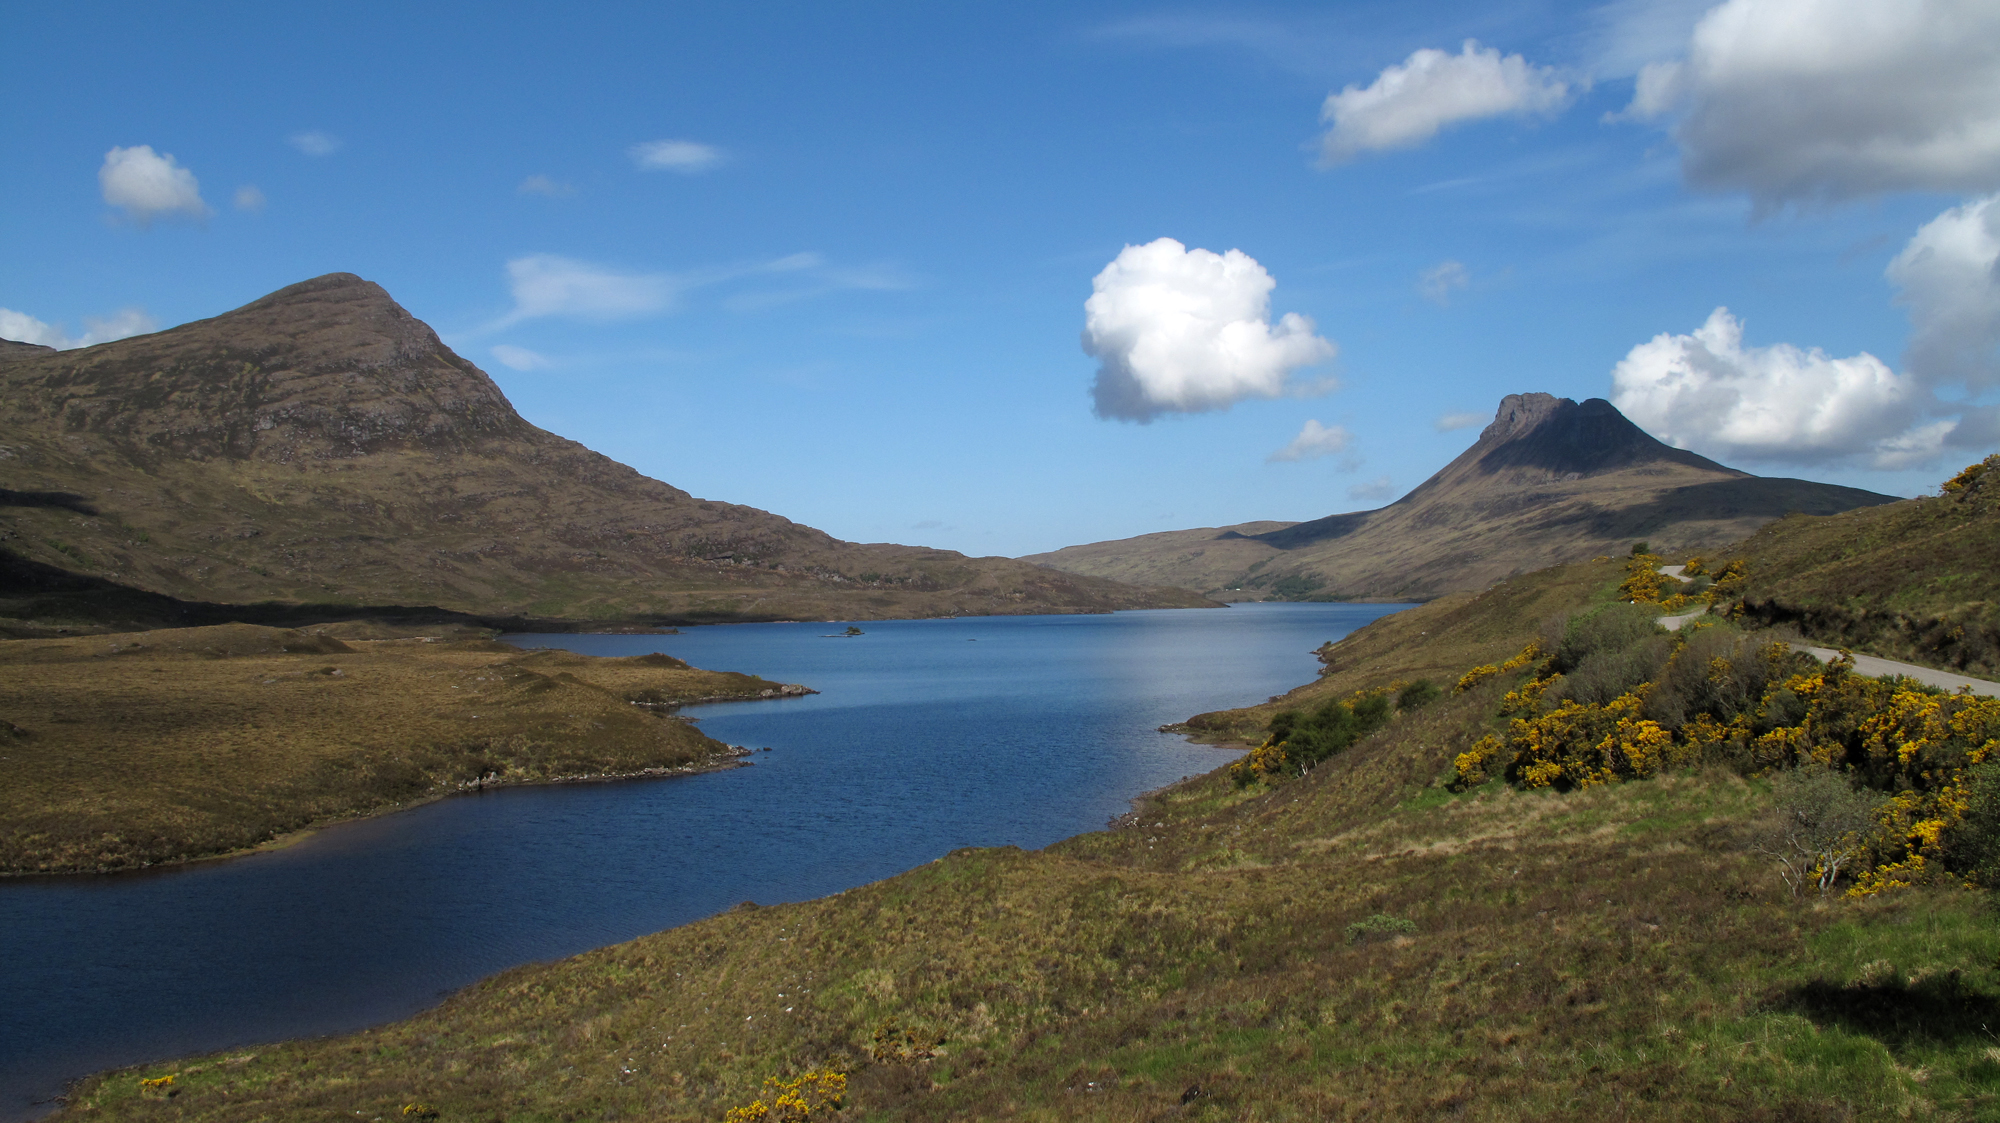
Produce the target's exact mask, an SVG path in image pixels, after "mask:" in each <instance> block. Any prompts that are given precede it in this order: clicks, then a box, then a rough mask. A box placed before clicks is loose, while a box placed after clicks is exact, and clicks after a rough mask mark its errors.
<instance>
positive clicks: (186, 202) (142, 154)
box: [97, 144, 209, 226]
mask: <svg viewBox="0 0 2000 1123" xmlns="http://www.w3.org/2000/svg"><path fill="white" fill-rule="evenodd" d="M97 185H98V187H99V189H100V190H102V191H103V192H104V201H105V202H107V203H109V204H111V205H112V206H114V207H117V208H118V209H119V210H122V211H124V212H125V215H126V217H128V218H130V219H131V220H132V221H133V222H136V223H138V224H139V225H140V226H149V225H151V224H152V222H153V220H154V219H156V218H172V217H176V216H178V217H181V218H194V219H201V218H207V217H208V214H209V210H208V204H207V203H204V202H202V201H201V184H199V183H197V182H196V181H195V178H194V173H193V172H191V171H189V170H187V169H186V168H183V167H181V166H180V164H178V163H176V162H175V160H174V158H173V155H172V154H171V153H166V152H155V151H153V146H152V145H150V144H135V145H133V146H132V147H130V148H113V149H112V150H111V151H109V152H106V153H105V154H104V164H103V166H101V167H99V168H98V169H97Z"/></svg>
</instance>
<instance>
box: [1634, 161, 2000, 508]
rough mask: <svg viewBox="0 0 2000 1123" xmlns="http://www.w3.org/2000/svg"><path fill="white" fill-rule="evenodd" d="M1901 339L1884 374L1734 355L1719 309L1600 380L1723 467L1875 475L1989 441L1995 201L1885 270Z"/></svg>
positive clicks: (1790, 354)
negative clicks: (1904, 321) (1849, 470)
mask: <svg viewBox="0 0 2000 1123" xmlns="http://www.w3.org/2000/svg"><path fill="white" fill-rule="evenodd" d="M1887 274H1888V278H1889V280H1890V281H1891V282H1892V283H1894V284H1895V286H1896V288H1897V290H1898V293H1897V302H1898V303H1900V304H1902V305H1904V307H1905V308H1907V309H1908V312H1909V317H1910V325H1911V333H1910V341H1909V345H1908V347H1907V349H1906V350H1905V352H1904V355H1903V371H1902V372H1901V373H1897V372H1895V371H1892V370H1891V369H1889V367H1888V365H1887V364H1885V363H1883V362H1882V360H1880V359H1878V358H1876V357H1875V356H1873V355H1870V354H1867V353H1865V352H1864V353H1862V354H1859V355H1855V356H1853V357H1851V358H1845V359H1836V358H1829V357H1828V356H1827V355H1826V354H1825V353H1824V352H1822V351H1820V350H1819V349H1817V348H1814V349H1811V350H1802V349H1800V348H1798V347H1794V346H1791V345H1790V344H1784V343H1780V344H1775V345H1773V346H1770V347H1746V346H1744V344H1743V330H1742V325H1741V324H1739V323H1738V322H1737V321H1736V319H1735V318H1734V317H1733V316H1731V315H1730V314H1729V312H1728V310H1727V309H1722V308H1718V309H1716V310H1715V313H1714V314H1713V315H1711V316H1710V317H1709V319H1708V323H1707V324H1705V325H1703V326H1702V327H1701V328H1699V329H1697V330H1696V331H1695V332H1694V333H1693V334H1692V335H1666V334H1662V335H1659V336H1655V337H1654V338H1653V340H1652V341H1651V342H1650V343H1643V344H1640V345H1639V346H1637V347H1634V348H1633V349H1632V351H1631V353H1630V354H1628V355H1627V356H1626V357H1625V359H1624V361H1622V362H1620V363H1619V364H1618V366H1617V368H1616V369H1615V370H1614V371H1613V372H1612V385H1613V393H1612V401H1613V402H1614V403H1615V404H1616V405H1617V406H1618V408H1619V409H1621V410H1623V411H1624V412H1625V414H1626V416H1628V417H1630V418H1631V419H1632V420H1633V421H1634V422H1636V423H1637V424H1639V425H1640V427H1642V428H1644V429H1646V430H1648V431H1649V432H1651V433H1653V434H1654V435H1655V436H1658V437H1660V438H1661V439H1662V440H1665V441H1668V442H1669V443H1671V444H1675V445H1678V446H1680V447H1682V448H1692V449H1696V450H1697V451H1701V452H1705V453H1709V454H1710V455H1714V456H1718V457H1721V458H1723V459H1729V458H1731V457H1739V458H1742V459H1746V460H1777V461H1787V462H1791V463H1798V464H1825V463H1831V462H1834V461H1840V460H1860V461H1863V462H1865V463H1867V464H1869V465H1870V466H1873V467H1878V468H1905V467H1915V466H1918V465H1923V464H1929V463H1931V462H1933V461H1935V460H1936V459H1937V456H1938V454H1939V453H1940V452H1941V451H1942V450H1944V449H1945V448H1953V447H1956V448H1986V447H1990V446H1991V445H1992V444H1993V443H1995V442H1996V441H2000V408H1996V407H1995V406H1994V405H1992V404H1990V403H1989V402H1987V401H1986V400H1985V399H1986V397H1987V395H1988V394H1989V392H1990V391H1993V390H1995V389H1996V388H2000V195H1991V196H1988V197H1986V198H1984V199H1978V200H1975V201H1973V202H1970V203H1967V204H1965V205H1963V206H1959V207H1953V208H1952V209H1950V210H1948V211H1945V212H1944V213H1943V214H1941V215H1939V216H1938V217H1937V218H1935V219H1932V220H1931V221H1930V222H1928V223H1925V224H1924V226H1923V227H1922V228H1921V229H1919V230H1918V231H1917V232H1916V234H1915V235H1914V236H1912V237H1911V238H1910V241H1909V243H1908V244H1907V245H1905V246H1904V247H1903V251H1902V252H1901V253H1899V254H1897V255H1896V258H1895V260H1893V261H1891V262H1890V263H1889V267H1888V270H1887Z"/></svg>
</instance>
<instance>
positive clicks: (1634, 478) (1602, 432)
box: [1022, 393, 1896, 600]
mask: <svg viewBox="0 0 2000 1123" xmlns="http://www.w3.org/2000/svg"><path fill="white" fill-rule="evenodd" d="M1895 499H1896V497H1895V496H1888V495H1879V494H1877V493H1875V492H1870V491H1864V490H1862V489H1859V488H1848V487H1840V486H1838V485H1834V484H1821V483H1814V482H1812V481H1808V480H1790V479H1773V478H1766V477H1761V476H1753V475H1751V474H1749V473H1747V472H1743V471H1739V470H1737V469H1735V468H1730V467H1728V466H1726V465H1723V464H1718V463H1716V462H1715V461H1713V460H1709V459H1708V458H1706V457H1703V456H1700V455H1698V454H1696V453H1693V452H1689V451H1687V450H1685V449H1677V448H1674V447H1672V446H1670V445H1667V444H1664V443H1662V442H1661V441H1659V440H1657V439H1655V438H1654V437H1652V436H1651V435H1650V434H1648V433H1646V432H1645V431H1644V430H1642V429H1640V428H1639V427H1638V426H1636V425H1634V424H1632V422H1631V421H1630V420H1628V419H1627V418H1626V417H1625V416H1624V415H1623V414H1621V413H1619V412H1618V409H1617V407H1615V406H1613V405H1612V404H1611V403H1610V402H1608V401H1605V400H1603V399H1602V398H1589V399H1586V400H1584V401H1583V402H1576V401H1573V400H1571V399H1569V398H1558V397H1556V396H1555V395H1552V394H1544V393H1529V394H1509V395H1507V396H1506V397H1504V398H1502V399H1501V401H1500V405H1499V408H1498V409H1497V410H1496V411H1495V413H1494V419H1493V421H1492V423H1490V424H1488V425H1487V426H1486V427H1485V428H1484V429H1483V430H1481V431H1480V434H1479V437H1478V439H1477V440H1476V441H1475V442H1474V443H1473V445H1472V446H1471V447H1470V448H1468V449H1466V450H1465V451H1464V452H1463V453H1461V454H1459V455H1458V456H1457V457H1456V458H1454V459H1453V460H1452V461H1451V462H1450V463H1449V464H1447V465H1445V466H1444V467H1443V468H1441V469H1439V470H1438V471H1437V472H1436V473H1435V474H1434V475H1432V476H1431V477H1430V478H1429V479H1427V480H1425V481H1424V482H1423V483H1421V484H1419V485H1417V486H1416V487H1415V488H1413V489H1411V490H1410V492H1409V493H1408V494H1406V495H1404V496H1403V497H1402V498H1400V499H1398V500H1396V501H1395V502H1393V503H1390V504H1388V505H1387V506H1384V507H1378V508H1375V509H1374V510H1368V511H1349V512H1344V513H1340V514H1334V515H1328V516H1326V517H1324V518H1319V519H1312V520H1308V521H1305V522H1298V523H1289V524H1279V525H1276V526H1275V527H1274V528H1273V529H1268V530H1261V531H1257V532H1254V533H1243V532H1242V531H1241V530H1239V529H1238V528H1237V527H1225V528H1213V529H1216V532H1215V533H1213V534H1203V533H1200V532H1197V531H1168V532H1161V533H1156V534H1152V535H1146V536H1142V537H1140V538H1131V539H1120V540H1115V541H1109V542H1096V543H1089V544H1085V545H1079V546H1069V547H1065V548H1063V549H1061V550H1055V551H1051V552H1049V553H1043V554H1033V555H1029V556H1028V557H1025V558H1023V559H1022V560H1023V561H1031V562H1034V563H1036V564H1038V565H1047V566H1050V567H1051V568H1056V569H1060V570H1063V571H1064V572H1069V573H1078V574H1089V575H1093V576H1103V577H1114V578H1117V579H1120V580H1133V579H1134V578H1135V577H1137V576H1139V575H1143V577H1144V578H1145V579H1146V580H1148V581H1151V582H1155V583H1162V584H1166V583H1171V584H1178V585H1181V586H1182V587H1183V588H1188V589H1195V590H1199V591H1201V592H1203V593H1204V594H1207V595H1211V596H1224V597H1228V598H1230V599H1264V598H1267V597H1271V596H1277V597H1279V598H1281V599H1296V598H1298V597H1314V598H1328V599H1354V600H1429V599H1432V598H1434V597H1437V596H1441V595H1444V594H1446V593H1452V592H1462V591H1467V590H1472V589H1479V588H1484V587H1486V586H1488V585H1490V584H1492V583H1493V582H1494V581H1497V580H1500V579H1502V578H1504V577H1507V576H1509V575H1511V574H1514V573H1521V572H1527V571H1530V570H1534V569H1539V568H1543V567H1545V566H1549V565H1556V564H1560V563H1563V562H1569V561H1578V560H1582V559H1585V558H1589V557H1591V556H1593V555H1597V554H1602V553H1610V552H1620V553H1622V552H1624V550H1625V549H1626V548H1628V547H1629V546H1630V545H1631V543H1632V542H1633V541H1634V540H1636V539H1648V540H1654V545H1655V546H1656V547H1659V548H1662V549H1668V550H1674V551H1681V552H1694V551H1699V550H1703V549H1715V548H1718V547H1721V546H1726V545H1728V544H1730V543H1733V542H1736V541H1739V540H1741V539H1743V538H1745V537H1748V536H1749V535H1750V534H1751V533H1753V532H1755V531H1756V530H1757V528H1758V527H1760V526H1762V525H1764V524H1765V523H1767V522H1769V521H1771V520H1772V519H1775V518H1778V517H1780V516H1783V515H1785V514H1788V513H1792V512H1803V513H1807V514H1832V513H1835V512H1838V511H1843V510H1849V509H1851V508H1854V507H1859V506H1868V505H1872V504H1877V503H1887V502H1893V501H1895ZM1238 525H1239V526H1248V525H1251V524H1238Z"/></svg>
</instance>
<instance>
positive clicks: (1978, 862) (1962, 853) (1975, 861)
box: [1949, 757, 2000, 889]
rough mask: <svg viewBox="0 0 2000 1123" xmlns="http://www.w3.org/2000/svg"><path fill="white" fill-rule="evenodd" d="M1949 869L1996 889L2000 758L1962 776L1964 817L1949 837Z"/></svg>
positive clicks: (1999, 855) (1999, 880)
mask: <svg viewBox="0 0 2000 1123" xmlns="http://www.w3.org/2000/svg"><path fill="white" fill-rule="evenodd" d="M1949 858H1950V864H1951V866H1952V867H1953V868H1954V869H1956V870H1958V871H1959V872H1961V873H1963V874H1965V875H1966V876H1967V877H1969V878H1970V879H1971V880H1972V881H1973V882H1974V883H1975V884H1978V885H1983V886H1985V887H1986V888H1988V889H2000V757H1992V758H1989V759H1987V760H1986V761H1984V762H1983V763H1981V764H1979V765H1977V766H1975V767H1974V768H1972V769H1971V770H1970V771H1968V772H1967V773H1966V792H1965V815H1964V818H1963V819H1961V820H1960V822H1959V828H1958V830H1957V831H1956V832H1955V834H1954V837H1953V838H1952V843H1951V849H1950V853H1949Z"/></svg>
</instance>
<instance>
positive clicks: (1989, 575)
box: [1731, 456, 2000, 678]
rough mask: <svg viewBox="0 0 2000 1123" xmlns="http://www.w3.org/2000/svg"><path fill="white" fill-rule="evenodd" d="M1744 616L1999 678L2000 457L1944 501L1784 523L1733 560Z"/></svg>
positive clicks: (1972, 470) (1955, 484)
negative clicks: (1740, 573) (1740, 570)
mask: <svg viewBox="0 0 2000 1123" xmlns="http://www.w3.org/2000/svg"><path fill="white" fill-rule="evenodd" d="M1731 554H1732V555H1741V556H1742V557H1743V558H1744V559H1745V561H1746V562H1747V572H1746V576H1745V578H1744V585H1743V593H1742V599H1741V609H1740V611H1742V612H1743V613H1745V614H1747V615H1748V616H1750V617H1751V618H1753V619H1757V620H1760V621H1762V622H1764V623H1767V624H1789V625H1791V626H1793V627H1796V628H1797V629H1798V630H1799V631H1800V632H1801V633H1803V634H1804V635H1806V636H1809V637H1811V638H1813V639H1817V640H1820V641H1822V642H1825V643H1830V644H1835V645H1845V646H1850V647H1854V648H1856V649H1858V650H1865V651H1868V652H1869V653H1871V654H1875V655H1881V656H1885V657H1888V658H1894V659H1904V660H1908V661H1910V662H1914V663H1923V664H1926V665H1929V666H1935V667H1942V668H1947V669H1950V670H1956V671H1963V672H1965V673H1967V674H1971V675H1974V676H1978V677H1983V678H1995V677H2000V561H1996V559H2000V456H1991V457H1988V458H1986V460H1985V461H1983V462H1982V463H1979V464H1974V465H1972V466H1971V467H1969V468H1967V469H1966V470H1965V471H1964V472H1961V473H1960V474H1959V475H1958V476H1957V477H1956V478H1955V479H1953V480H1951V481H1949V482H1947V483H1946V484H1945V485H1944V488H1943V494H1941V495H1938V496H1936V497H1932V498H1921V499H1911V500H1906V501H1904V502H1901V503H1894V504H1889V505H1886V506H1880V507H1867V508H1862V509H1859V510H1854V511H1848V512H1846V513H1845V514H1841V515H1834V516H1830V517H1825V518H1811V517H1807V516H1802V515H1801V516H1793V517H1791V518H1787V519H1784V520H1782V521H1780V522H1776V523H1773V524H1771V525H1770V526H1768V527H1765V528H1764V529H1763V530H1762V531H1760V532H1758V533H1757V534H1756V535H1754V536H1753V537H1751V538H1750V540H1749V541H1747V542H1744V543H1743V544H1742V545H1741V546H1740V547H1737V548H1735V549H1734V550H1732V551H1731Z"/></svg>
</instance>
